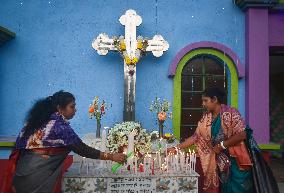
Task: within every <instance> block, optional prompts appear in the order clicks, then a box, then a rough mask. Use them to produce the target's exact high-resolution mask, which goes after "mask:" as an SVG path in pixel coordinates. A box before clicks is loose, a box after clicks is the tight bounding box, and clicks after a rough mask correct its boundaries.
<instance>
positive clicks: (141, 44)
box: [137, 40, 143, 49]
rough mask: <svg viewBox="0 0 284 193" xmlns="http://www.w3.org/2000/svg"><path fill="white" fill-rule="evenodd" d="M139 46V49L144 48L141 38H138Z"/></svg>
mask: <svg viewBox="0 0 284 193" xmlns="http://www.w3.org/2000/svg"><path fill="white" fill-rule="evenodd" d="M137 48H138V49H142V48H143V43H142V41H141V40H138V42H137Z"/></svg>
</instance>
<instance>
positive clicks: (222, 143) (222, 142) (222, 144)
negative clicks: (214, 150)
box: [220, 141, 227, 149]
mask: <svg viewBox="0 0 284 193" xmlns="http://www.w3.org/2000/svg"><path fill="white" fill-rule="evenodd" d="M220 145H221V147H222V149H227V148H226V147H225V146H224V141H221V143H220Z"/></svg>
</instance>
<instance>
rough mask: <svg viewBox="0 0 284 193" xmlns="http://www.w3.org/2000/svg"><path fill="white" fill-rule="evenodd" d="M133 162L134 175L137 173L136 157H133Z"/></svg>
mask: <svg viewBox="0 0 284 193" xmlns="http://www.w3.org/2000/svg"><path fill="white" fill-rule="evenodd" d="M134 162H135V166H134V173H135V174H136V173H137V155H136V156H135V157H134Z"/></svg>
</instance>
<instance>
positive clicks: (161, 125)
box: [158, 121, 165, 138]
mask: <svg viewBox="0 0 284 193" xmlns="http://www.w3.org/2000/svg"><path fill="white" fill-rule="evenodd" d="M158 122H159V137H160V138H162V137H163V136H164V122H165V121H158Z"/></svg>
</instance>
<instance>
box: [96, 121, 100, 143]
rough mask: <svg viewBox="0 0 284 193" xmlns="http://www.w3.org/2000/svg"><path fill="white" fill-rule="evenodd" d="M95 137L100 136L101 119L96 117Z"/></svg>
mask: <svg viewBox="0 0 284 193" xmlns="http://www.w3.org/2000/svg"><path fill="white" fill-rule="evenodd" d="M96 138H101V120H100V119H97V131H96Z"/></svg>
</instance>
